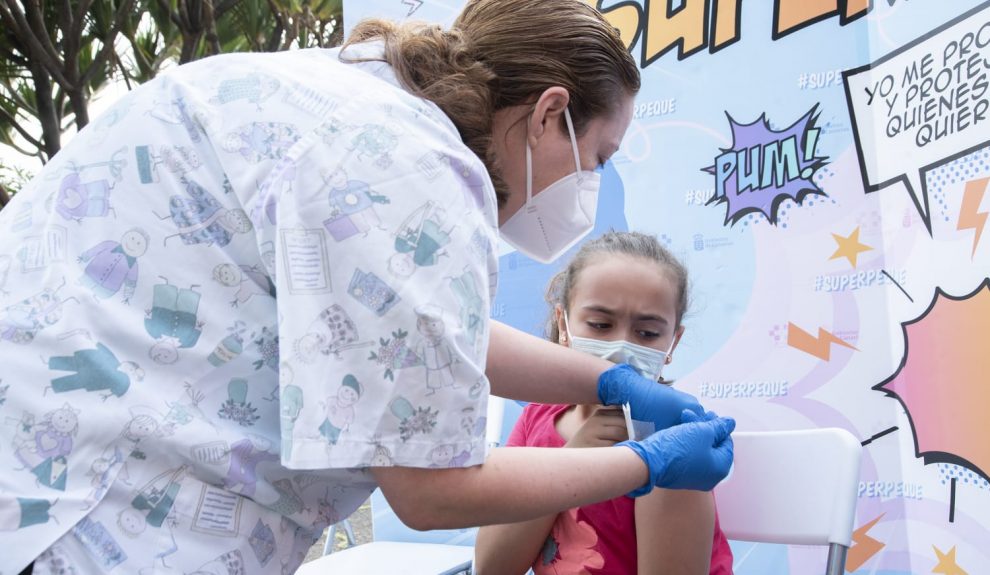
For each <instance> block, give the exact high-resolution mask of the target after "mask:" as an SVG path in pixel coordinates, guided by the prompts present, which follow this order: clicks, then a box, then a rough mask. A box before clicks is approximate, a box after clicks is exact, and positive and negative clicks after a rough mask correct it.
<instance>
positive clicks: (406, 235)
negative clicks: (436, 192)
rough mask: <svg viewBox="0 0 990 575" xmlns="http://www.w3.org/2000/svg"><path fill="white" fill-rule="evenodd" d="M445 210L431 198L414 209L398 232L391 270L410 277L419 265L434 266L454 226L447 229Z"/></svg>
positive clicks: (390, 261)
mask: <svg viewBox="0 0 990 575" xmlns="http://www.w3.org/2000/svg"><path fill="white" fill-rule="evenodd" d="M445 219H446V212H445V211H444V209H443V208H441V207H439V206H438V205H437V204H436V202H434V201H433V200H430V201H428V202H426V203H425V204H423V205H422V206H420V207H419V208H417V209H416V210H414V211H413V212H412V213H411V214H409V217H408V218H406V220H405V221H404V222H402V225H400V226H399V229H398V230H396V233H395V251H396V252H398V253H396V254H395V255H393V256H392V257H391V258H389V261H388V266H389V268H388V269H389V271H390V272H392V273H393V274H394V275H396V276H397V277H400V278H408V277H409V276H411V275H412V273H413V272H414V271H416V269H417V268H418V267H420V266H433V265H436V264H437V262H438V261H439V260H440V257H441V256H444V255H446V251H445V250H444V249H443V248H444V246H446V245H447V244H449V243H450V233H451V231H452V230H453V227H451V228H450V229H448V230H447V231H444V230H443V229H442V228H443V224H444V220H445Z"/></svg>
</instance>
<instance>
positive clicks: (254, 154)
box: [223, 122, 300, 164]
mask: <svg viewBox="0 0 990 575" xmlns="http://www.w3.org/2000/svg"><path fill="white" fill-rule="evenodd" d="M299 137H300V136H299V130H297V129H296V127H295V126H293V125H292V124H282V123H279V122H252V123H250V124H245V125H243V126H241V127H239V128H237V129H236V130H234V131H231V132H228V133H227V135H226V136H225V138H224V141H223V149H224V150H225V151H227V152H230V153H232V154H239V155H240V156H241V157H242V158H244V160H245V161H247V162H249V163H252V164H257V163H259V162H263V161H265V160H278V159H280V158H281V157H282V156H284V155H285V152H287V151H288V150H289V148H291V147H292V144H295V143H296V141H297V140H299Z"/></svg>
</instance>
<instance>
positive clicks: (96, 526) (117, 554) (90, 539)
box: [72, 517, 127, 570]
mask: <svg viewBox="0 0 990 575" xmlns="http://www.w3.org/2000/svg"><path fill="white" fill-rule="evenodd" d="M72 535H73V536H74V537H75V538H76V540H78V541H79V543H80V544H82V546H83V547H84V548H85V549H86V550H87V551H89V553H90V555H91V556H92V557H93V558H95V559H96V560H97V561H98V562H99V563H100V566H101V567H103V568H104V569H108V570H109V569H113V568H114V567H116V566H117V565H120V564H121V563H123V562H124V561H126V560H127V553H125V552H124V550H123V549H122V548H121V547H120V544H119V543H117V540H116V539H114V538H113V535H111V534H110V532H109V531H108V530H107V528H106V527H104V526H103V523H101V522H99V521H93V520H92V519H90V518H89V517H83V519H82V520H81V521H80V522H79V523H77V524H76V525H75V527H73V528H72Z"/></svg>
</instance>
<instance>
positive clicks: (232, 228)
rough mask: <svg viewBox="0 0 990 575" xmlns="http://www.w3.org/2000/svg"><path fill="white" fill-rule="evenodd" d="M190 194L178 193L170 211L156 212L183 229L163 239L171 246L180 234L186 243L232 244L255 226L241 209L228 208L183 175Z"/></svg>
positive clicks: (172, 198)
mask: <svg viewBox="0 0 990 575" xmlns="http://www.w3.org/2000/svg"><path fill="white" fill-rule="evenodd" d="M182 183H183V185H185V188H186V194H187V195H188V197H183V196H180V195H174V196H172V197H171V198H169V205H168V209H169V214H168V215H164V216H163V215H161V214H159V213H158V212H154V213H155V216H157V217H158V219H160V220H167V219H171V220H172V223H174V224H175V225H176V227H177V228H178V229H179V231H178V232H177V233H174V234H171V235H168V236H166V237H165V239H164V240H162V243H163V245H165V246H166V247H167V246H168V240H170V239H171V238H174V237H176V236H179V237H180V238H182V243H184V244H186V245H191V244H206V245H208V246H212V245H213V244H214V243H215V244H217V245H219V246H221V247H223V246H226V245H227V244H229V243H230V241H231V239H232V235H233V234H245V233H247V232H249V231H251V229H252V227H253V226H252V225H251V220H250V219H249V218H248V215H247V214H246V213H245V212H244V210H242V209H240V208H236V209H232V210H231V209H227V208H225V207H223V206H222V205H220V203H219V202H218V201H217V200H216V198H214V197H213V195H212V194H210V192H208V191H206V189H204V188H203V187H202V186H200V185H199V184H198V183H196V182H195V181H193V180H190V179H188V178H182Z"/></svg>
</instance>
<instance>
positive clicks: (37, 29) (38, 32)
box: [24, 0, 68, 84]
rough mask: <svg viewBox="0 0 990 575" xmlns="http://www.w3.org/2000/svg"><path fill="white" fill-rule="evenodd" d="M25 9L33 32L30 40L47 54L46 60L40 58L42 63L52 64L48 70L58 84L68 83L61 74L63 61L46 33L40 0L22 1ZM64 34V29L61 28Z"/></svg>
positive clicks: (46, 28) (46, 27) (46, 26)
mask: <svg viewBox="0 0 990 575" xmlns="http://www.w3.org/2000/svg"><path fill="white" fill-rule="evenodd" d="M24 6H25V8H27V11H26V12H25V15H26V16H27V23H28V25H29V27H30V28H31V30H32V32H33V34H31V41H32V42H36V43H38V45H39V46H41V48H42V49H43V50H44V51H45V54H46V55H47V56H48V58H47V60H42V64H44V65H45V66H53V68H51V69H49V70H48V73H49V74H51V76H52V78H53V79H54V80H55V81H56V82H57V83H59V84H61V83H63V82H65V83H66V84H68V78H66V77H65V76H63V75H62V70H63V67H64V64H65V63H64V61H62V60H61V59H60V54H59V51H58V49H56V48H55V45H54V44H52V39H51V37H50V36H49V35H48V25H47V24H45V15H44V13H43V9H42V6H41V1H40V0H27V1H26V2H24ZM62 33H63V34H64V33H65V31H64V30H63V31H62Z"/></svg>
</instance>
